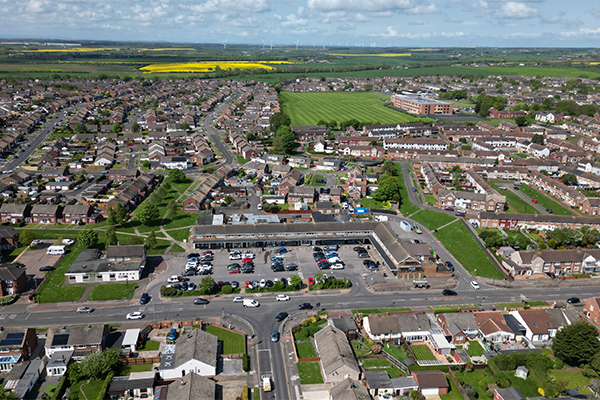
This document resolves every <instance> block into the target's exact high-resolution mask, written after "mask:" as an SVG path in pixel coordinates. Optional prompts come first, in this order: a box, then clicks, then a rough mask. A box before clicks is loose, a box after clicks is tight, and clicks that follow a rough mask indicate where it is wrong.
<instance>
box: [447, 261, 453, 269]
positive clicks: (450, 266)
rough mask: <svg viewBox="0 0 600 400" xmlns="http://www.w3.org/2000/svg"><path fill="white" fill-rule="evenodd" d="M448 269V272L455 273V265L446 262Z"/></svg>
mask: <svg viewBox="0 0 600 400" xmlns="http://www.w3.org/2000/svg"><path fill="white" fill-rule="evenodd" d="M445 264H446V267H448V270H450V271H454V265H452V263H451V262H450V261H446V263H445Z"/></svg>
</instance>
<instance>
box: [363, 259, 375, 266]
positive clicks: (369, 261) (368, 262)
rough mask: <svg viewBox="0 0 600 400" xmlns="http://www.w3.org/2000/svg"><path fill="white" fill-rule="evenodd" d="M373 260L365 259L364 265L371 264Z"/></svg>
mask: <svg viewBox="0 0 600 400" xmlns="http://www.w3.org/2000/svg"><path fill="white" fill-rule="evenodd" d="M372 262H373V260H363V265H367V264H371V263H372Z"/></svg>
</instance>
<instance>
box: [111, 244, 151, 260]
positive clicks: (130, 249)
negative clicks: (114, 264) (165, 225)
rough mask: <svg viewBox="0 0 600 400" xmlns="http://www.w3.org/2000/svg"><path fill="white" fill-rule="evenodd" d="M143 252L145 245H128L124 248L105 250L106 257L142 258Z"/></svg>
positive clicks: (112, 247)
mask: <svg viewBox="0 0 600 400" xmlns="http://www.w3.org/2000/svg"><path fill="white" fill-rule="evenodd" d="M145 252H146V245H143V244H130V245H126V246H108V248H107V249H106V257H107V258H120V257H143V255H144V254H145Z"/></svg>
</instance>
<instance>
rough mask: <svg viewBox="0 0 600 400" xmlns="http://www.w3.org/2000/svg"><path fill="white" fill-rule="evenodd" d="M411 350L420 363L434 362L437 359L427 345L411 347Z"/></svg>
mask: <svg viewBox="0 0 600 400" xmlns="http://www.w3.org/2000/svg"><path fill="white" fill-rule="evenodd" d="M410 349H411V350H412V352H413V353H414V355H415V357H416V358H417V360H420V361H427V360H432V361H433V360H435V359H436V358H435V356H434V355H433V353H431V350H429V347H427V346H425V345H415V346H410Z"/></svg>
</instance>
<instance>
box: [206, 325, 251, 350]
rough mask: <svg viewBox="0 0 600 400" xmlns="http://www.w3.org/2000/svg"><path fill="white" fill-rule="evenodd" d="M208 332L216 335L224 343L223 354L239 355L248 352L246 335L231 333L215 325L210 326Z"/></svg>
mask: <svg viewBox="0 0 600 400" xmlns="http://www.w3.org/2000/svg"><path fill="white" fill-rule="evenodd" d="M206 332H208V333H211V334H213V335H215V336H216V337H217V338H219V342H222V346H221V348H222V354H239V353H245V352H246V343H245V340H246V339H245V338H244V335H241V334H239V333H235V332H230V331H228V330H226V329H222V328H219V327H218V326H215V325H208V327H207V328H206Z"/></svg>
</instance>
